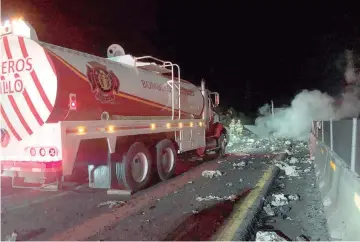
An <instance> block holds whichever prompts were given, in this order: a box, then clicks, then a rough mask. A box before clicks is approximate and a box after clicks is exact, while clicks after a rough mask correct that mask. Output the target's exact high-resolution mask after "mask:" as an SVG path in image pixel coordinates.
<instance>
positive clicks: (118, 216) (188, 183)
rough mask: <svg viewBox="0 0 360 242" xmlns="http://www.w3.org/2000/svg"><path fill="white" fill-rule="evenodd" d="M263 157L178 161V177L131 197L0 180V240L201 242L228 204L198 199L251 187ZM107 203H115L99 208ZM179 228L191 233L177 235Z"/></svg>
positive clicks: (264, 161) (260, 171)
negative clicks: (206, 173) (209, 173)
mask: <svg viewBox="0 0 360 242" xmlns="http://www.w3.org/2000/svg"><path fill="white" fill-rule="evenodd" d="M269 159H270V158H268V156H264V155H259V154H258V155H256V156H255V155H254V156H247V155H243V154H240V155H236V154H232V155H230V156H228V157H226V158H223V159H215V160H211V161H207V162H203V163H201V164H200V165H198V162H192V161H182V162H180V163H179V165H178V167H177V168H178V171H177V173H182V174H179V175H178V176H176V177H175V178H173V179H171V180H168V181H165V182H162V183H158V184H156V185H154V186H152V187H151V188H149V189H146V190H144V191H141V192H138V193H136V194H134V195H132V196H131V197H129V196H124V195H123V196H120V195H107V194H106V191H105V190H96V189H89V188H86V187H81V186H80V187H79V186H78V185H74V186H72V187H71V188H70V189H68V190H66V191H62V192H43V191H37V190H28V189H12V188H10V187H9V185H10V184H9V182H6V181H5V180H2V187H1V192H2V197H1V208H2V219H1V228H2V229H1V239H2V240H5V239H6V237H7V236H9V235H11V234H12V233H13V232H14V231H15V232H16V234H17V240H36V241H39V240H171V239H181V240H198V239H201V240H206V239H209V237H210V236H211V235H212V233H213V232H214V231H216V229H217V228H218V227H219V226H220V225H221V224H222V222H223V221H224V219H225V218H226V217H227V216H228V215H229V213H230V212H231V210H232V203H230V202H223V203H221V202H219V201H216V200H214V199H210V201H199V200H201V198H206V197H207V196H209V195H212V196H217V197H225V196H230V195H234V194H240V193H242V192H244V191H246V190H248V189H249V188H252V187H253V186H254V185H255V184H256V182H257V181H258V179H259V178H260V177H261V175H262V174H263V172H264V171H265V170H266V169H267V168H268V166H269V162H268V161H269ZM234 164H235V165H234ZM205 170H219V171H221V172H222V175H221V176H219V177H213V178H208V177H203V176H202V172H203V171H205ZM184 171H186V172H184ZM183 172H184V173H183ZM108 201H115V202H117V203H119V204H118V205H117V206H115V207H110V206H109V205H105V206H99V205H100V204H101V203H103V202H108ZM121 201H125V204H120V203H121ZM187 225H191V227H188V226H187ZM184 226H187V227H186V229H185V230H187V231H191V230H192V229H194V228H196V229H197V232H196V233H187V234H181V233H183V228H184Z"/></svg>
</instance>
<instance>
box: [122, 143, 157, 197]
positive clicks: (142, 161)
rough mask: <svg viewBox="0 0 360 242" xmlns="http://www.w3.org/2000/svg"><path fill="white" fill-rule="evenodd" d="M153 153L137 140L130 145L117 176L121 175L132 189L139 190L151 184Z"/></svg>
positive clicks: (124, 182)
mask: <svg viewBox="0 0 360 242" xmlns="http://www.w3.org/2000/svg"><path fill="white" fill-rule="evenodd" d="M151 162H152V160H151V155H150V152H149V150H148V149H147V148H146V146H145V145H144V144H143V143H141V142H136V143H134V144H133V145H131V146H130V148H129V150H128V151H127V153H126V154H125V155H124V156H123V160H122V163H121V164H119V168H120V169H119V170H117V176H118V177H120V178H121V179H119V180H121V181H122V183H123V184H124V186H125V187H126V188H127V189H129V190H131V191H134V192H136V191H139V190H141V189H144V188H146V187H147V186H148V185H149V184H150V178H151V167H152V166H151Z"/></svg>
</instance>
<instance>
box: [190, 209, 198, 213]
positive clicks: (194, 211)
mask: <svg viewBox="0 0 360 242" xmlns="http://www.w3.org/2000/svg"><path fill="white" fill-rule="evenodd" d="M191 212H192V213H193V214H198V213H199V211H198V210H195V209H194V210H192V211H191Z"/></svg>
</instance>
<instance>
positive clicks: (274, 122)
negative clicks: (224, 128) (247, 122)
mask: <svg viewBox="0 0 360 242" xmlns="http://www.w3.org/2000/svg"><path fill="white" fill-rule="evenodd" d="M346 57H347V66H346V71H345V73H344V78H345V81H346V82H347V83H348V84H349V87H351V88H349V87H348V88H346V89H345V90H343V92H342V95H341V98H340V101H339V99H335V98H334V97H332V96H330V95H328V94H327V93H323V92H321V91H319V90H303V91H301V92H300V93H299V94H297V95H296V96H295V98H294V99H293V100H292V102H291V106H290V107H288V108H285V109H282V110H279V111H277V112H276V113H275V114H274V116H272V115H271V114H270V112H268V111H266V110H269V104H265V105H264V106H262V107H260V108H259V112H260V113H261V114H262V115H264V116H262V117H258V118H257V119H256V121H255V125H257V126H262V127H263V128H264V127H265V128H266V129H268V130H269V131H271V132H274V133H276V134H278V135H280V136H284V137H291V138H295V139H300V140H304V139H307V137H308V133H309V132H310V130H311V123H312V121H314V120H330V119H333V120H339V119H343V118H357V117H358V116H359V114H360V100H359V97H360V95H359V93H360V91H359V90H360V88H359V87H360V75H359V74H358V73H357V72H356V69H355V67H354V64H353V60H352V53H351V52H347V53H346Z"/></svg>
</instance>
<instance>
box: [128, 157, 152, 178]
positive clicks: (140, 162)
mask: <svg viewBox="0 0 360 242" xmlns="http://www.w3.org/2000/svg"><path fill="white" fill-rule="evenodd" d="M148 165H149V161H148V159H147V157H146V155H145V154H144V153H141V152H139V153H137V154H136V155H135V156H134V158H133V159H132V162H131V175H132V177H133V179H134V181H136V182H142V181H144V180H145V178H146V175H147V173H148V170H149V168H148Z"/></svg>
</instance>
